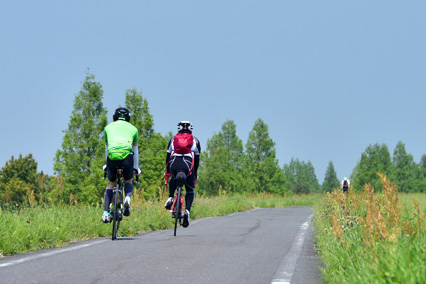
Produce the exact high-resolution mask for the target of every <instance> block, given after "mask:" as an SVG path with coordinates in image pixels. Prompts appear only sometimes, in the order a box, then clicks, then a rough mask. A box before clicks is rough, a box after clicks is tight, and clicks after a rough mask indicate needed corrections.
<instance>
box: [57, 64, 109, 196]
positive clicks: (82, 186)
mask: <svg viewBox="0 0 426 284" xmlns="http://www.w3.org/2000/svg"><path fill="white" fill-rule="evenodd" d="M102 99H103V90H102V85H101V84H100V83H99V82H96V81H95V76H94V75H92V74H89V73H88V71H87V74H86V78H85V80H84V82H83V85H82V88H81V90H80V92H79V93H78V94H77V95H76V96H75V100H74V109H73V111H72V114H71V118H70V122H69V123H68V128H67V130H65V131H64V133H65V135H64V137H63V140H62V149H60V150H58V151H57V152H56V156H55V161H54V171H55V174H57V175H59V176H61V177H62V178H63V179H64V181H65V196H70V195H71V194H72V200H79V201H82V202H86V203H88V202H99V201H101V198H102V197H101V196H99V192H101V191H102V189H100V188H98V187H97V186H94V185H93V184H91V183H90V182H91V181H93V179H91V176H92V175H93V174H94V169H93V167H92V163H93V162H94V161H100V160H102V159H104V157H105V154H104V153H105V150H104V148H105V146H104V145H105V143H104V142H103V140H102V139H103V129H104V127H105V126H106V122H107V119H106V114H107V110H106V109H105V108H104V107H103V103H102ZM98 173H99V170H98ZM98 196H99V197H98ZM64 201H65V202H66V201H67V200H64ZM70 201H71V198H70Z"/></svg>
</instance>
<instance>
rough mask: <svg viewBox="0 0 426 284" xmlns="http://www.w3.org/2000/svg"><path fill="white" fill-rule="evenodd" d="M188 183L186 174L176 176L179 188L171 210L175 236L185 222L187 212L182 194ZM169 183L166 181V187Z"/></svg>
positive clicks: (180, 173) (181, 173)
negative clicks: (184, 186) (185, 212)
mask: <svg viewBox="0 0 426 284" xmlns="http://www.w3.org/2000/svg"><path fill="white" fill-rule="evenodd" d="M185 182H186V174H185V173H184V172H178V174H177V175H176V183H177V188H176V192H175V198H174V200H173V205H172V208H171V210H170V212H171V213H172V218H174V219H175V228H174V233H173V235H174V236H176V230H177V227H178V224H179V225H180V226H182V222H183V214H184V213H183V212H184V211H185V205H184V202H183V194H182V187H183V185H184V184H185ZM167 183H168V179H166V185H167Z"/></svg>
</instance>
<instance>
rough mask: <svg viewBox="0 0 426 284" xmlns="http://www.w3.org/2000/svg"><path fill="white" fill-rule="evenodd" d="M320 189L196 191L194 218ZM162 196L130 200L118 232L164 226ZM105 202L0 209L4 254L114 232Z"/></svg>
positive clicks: (295, 200) (278, 203) (279, 203)
mask: <svg viewBox="0 0 426 284" xmlns="http://www.w3.org/2000/svg"><path fill="white" fill-rule="evenodd" d="M320 197H321V196H320V195H311V196H288V197H276V196H271V195H268V194H258V195H232V196H227V195H220V196H215V197H208V198H207V197H199V198H198V197H197V198H196V200H195V201H194V205H193V209H192V210H191V219H193V220H194V219H196V218H202V217H209V216H222V215H226V214H229V213H233V212H241V211H245V210H249V209H253V208H261V207H288V206H293V205H297V206H302V205H303V206H305V205H306V206H312V205H313V204H314V203H315V201H316V200H318V199H319V198H320ZM163 199H164V200H161V201H143V202H142V201H141V200H140V199H138V198H137V197H136V198H135V200H134V202H132V214H131V216H129V217H126V218H125V219H124V221H123V222H122V223H121V226H120V230H119V236H132V235H136V234H138V233H141V232H147V231H152V230H164V229H167V228H171V227H172V226H173V221H172V218H171V216H170V213H169V212H167V210H165V209H164V207H163V206H164V202H165V198H163ZM102 212H103V208H102V207H101V206H97V207H94V206H79V205H77V206H62V207H60V206H50V207H36V208H26V209H23V210H20V211H8V210H3V211H0V228H1V230H0V256H5V255H12V254H16V253H23V252H28V251H32V250H37V249H42V248H51V247H60V246H65V245H67V244H68V243H69V242H72V241H78V240H85V239H91V238H97V237H109V236H111V231H112V225H111V224H103V223H102V222H101V215H102Z"/></svg>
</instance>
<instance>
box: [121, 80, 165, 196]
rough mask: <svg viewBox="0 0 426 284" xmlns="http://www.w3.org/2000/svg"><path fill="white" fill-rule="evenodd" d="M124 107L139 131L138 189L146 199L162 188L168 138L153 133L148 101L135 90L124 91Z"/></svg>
mask: <svg viewBox="0 0 426 284" xmlns="http://www.w3.org/2000/svg"><path fill="white" fill-rule="evenodd" d="M125 106H126V108H128V109H129V110H130V112H131V116H132V117H131V120H130V122H131V123H132V124H133V125H134V126H135V127H136V128H137V129H138V131H139V147H138V148H139V167H140V168H141V170H142V174H141V176H140V180H139V183H140V184H139V185H137V187H138V188H143V190H144V194H145V196H146V197H149V196H153V195H154V194H155V193H156V190H158V188H160V187H161V186H162V181H161V178H162V176H163V174H164V167H165V157H166V150H167V149H166V148H167V143H168V139H169V138H168V137H164V136H162V135H161V134H160V133H156V132H155V131H154V119H153V116H152V115H151V113H150V111H149V105H148V101H147V100H146V99H145V98H143V96H142V93H141V92H139V91H137V90H136V89H135V88H133V89H130V90H127V91H126V101H125Z"/></svg>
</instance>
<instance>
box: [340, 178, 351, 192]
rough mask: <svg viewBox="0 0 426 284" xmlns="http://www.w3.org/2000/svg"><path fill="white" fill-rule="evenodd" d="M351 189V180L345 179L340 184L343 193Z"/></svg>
mask: <svg viewBox="0 0 426 284" xmlns="http://www.w3.org/2000/svg"><path fill="white" fill-rule="evenodd" d="M350 188H351V182H350V180H349V179H348V178H346V177H344V178H343V180H342V182H341V183H340V189H342V190H343V192H348V191H349V189H350Z"/></svg>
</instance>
